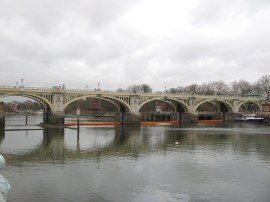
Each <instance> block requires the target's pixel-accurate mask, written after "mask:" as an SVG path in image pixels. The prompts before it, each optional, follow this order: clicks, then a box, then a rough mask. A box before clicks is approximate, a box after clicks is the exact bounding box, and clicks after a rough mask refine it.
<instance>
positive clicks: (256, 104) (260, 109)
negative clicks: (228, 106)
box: [237, 100, 262, 112]
mask: <svg viewBox="0 0 270 202" xmlns="http://www.w3.org/2000/svg"><path fill="white" fill-rule="evenodd" d="M248 103H252V104H254V105H255V106H256V107H257V109H259V111H262V106H261V105H260V104H258V103H257V102H255V101H251V100H249V101H243V102H241V103H239V106H238V110H237V111H238V112H239V110H240V108H241V106H244V105H245V104H248Z"/></svg>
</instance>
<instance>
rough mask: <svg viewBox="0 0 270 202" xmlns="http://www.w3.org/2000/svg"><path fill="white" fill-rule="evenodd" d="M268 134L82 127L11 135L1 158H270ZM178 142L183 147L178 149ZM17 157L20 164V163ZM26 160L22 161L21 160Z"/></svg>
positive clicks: (220, 129) (0, 141) (258, 130)
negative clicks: (186, 154)
mask: <svg viewBox="0 0 270 202" xmlns="http://www.w3.org/2000/svg"><path fill="white" fill-rule="evenodd" d="M269 135H270V132H269V130H268V128H264V127H261V128H260V127H259V128H258V127H257V128H256V127H254V126H248V128H247V127H245V128H242V127H236V126H235V125H234V127H230V128H228V127H226V128H224V127H209V126H207V127H206V126H204V127H202V126H201V127H196V128H194V127H190V126H187V127H183V126H182V127H181V128H180V127H175V128H172V127H168V126H147V127H139V126H120V127H81V129H80V139H79V140H78V139H77V132H76V130H71V129H67V128H66V129H64V128H57V127H56V128H46V129H44V130H40V131H31V130H30V131H6V132H5V133H1V136H0V144H1V152H2V153H3V154H6V155H7V160H8V161H12V159H17V160H21V161H28V160H30V161H31V160H33V159H34V160H42V159H43V160H44V159H45V160H46V159H54V160H64V159H77V158H86V157H89V158H90V157H93V156H96V155H99V156H110V155H117V156H119V155H125V156H126V155H130V156H133V157H138V156H139V154H142V155H144V154H145V153H149V152H153V151H155V152H156V151H165V152H166V151H170V150H175V149H177V150H183V151H185V150H208V151H214V152H217V151H218V152H222V151H224V152H225V151H227V150H229V151H237V152H242V155H244V154H245V153H246V154H249V152H250V151H252V152H257V153H258V154H260V155H262V156H266V157H267V158H268V157H269V153H270V147H269V145H270V138H269ZM176 142H177V144H175V143H176ZM15 157H16V158H15ZM18 157H20V158H18Z"/></svg>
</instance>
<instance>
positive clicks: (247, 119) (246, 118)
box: [234, 114, 264, 123]
mask: <svg viewBox="0 0 270 202" xmlns="http://www.w3.org/2000/svg"><path fill="white" fill-rule="evenodd" d="M234 121H235V122H245V123H263V122H264V118H262V117H256V116H255V115H254V114H249V115H243V117H240V118H235V119H234Z"/></svg>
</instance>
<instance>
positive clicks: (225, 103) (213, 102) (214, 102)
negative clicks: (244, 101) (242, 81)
mask: <svg viewBox="0 0 270 202" xmlns="http://www.w3.org/2000/svg"><path fill="white" fill-rule="evenodd" d="M207 102H208V103H211V104H213V105H214V106H216V107H217V108H218V106H217V102H218V103H222V104H224V105H225V106H226V108H227V109H228V112H232V111H233V106H232V105H231V104H230V103H228V102H226V101H224V100H218V99H209V100H204V101H201V102H199V103H198V104H197V105H196V106H195V111H198V108H199V107H200V106H201V105H202V104H204V103H207Z"/></svg>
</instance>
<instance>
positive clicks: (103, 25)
mask: <svg viewBox="0 0 270 202" xmlns="http://www.w3.org/2000/svg"><path fill="white" fill-rule="evenodd" d="M269 19H270V1H269V0H76V1H74V0H38V1H37V0H0V56H1V57H0V76H1V80H0V85H15V84H16V82H19V84H20V82H21V79H22V78H23V80H24V85H25V86H44V87H45V86H46V87H52V86H53V85H62V84H65V86H66V87H67V88H86V86H88V88H89V89H94V88H96V87H97V85H98V82H99V83H100V87H101V89H104V90H105V89H106V90H116V89H118V88H123V89H126V88H127V87H128V86H129V85H132V84H141V83H146V84H148V85H149V86H151V87H152V88H153V90H154V91H158V90H164V88H165V86H166V88H167V89H169V88H173V87H178V86H186V85H189V84H191V83H198V84H201V83H204V82H209V81H216V80H223V81H225V82H227V83H229V82H231V81H234V80H240V79H245V80H248V81H250V82H254V81H256V80H258V78H259V77H261V76H262V75H264V74H270V23H269Z"/></svg>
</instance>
